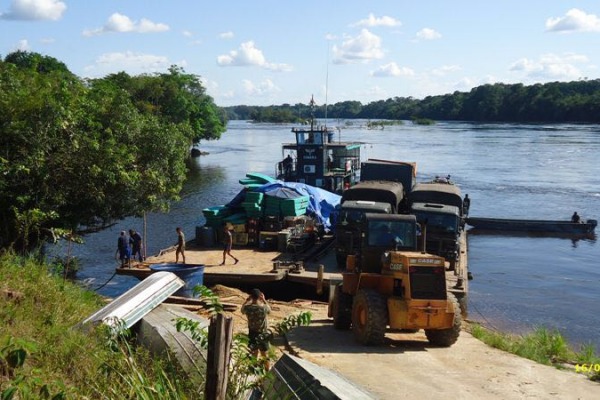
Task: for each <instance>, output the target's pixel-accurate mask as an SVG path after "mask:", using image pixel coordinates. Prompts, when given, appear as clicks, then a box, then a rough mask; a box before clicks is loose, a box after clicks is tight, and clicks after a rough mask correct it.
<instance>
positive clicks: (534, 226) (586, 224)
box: [465, 217, 598, 235]
mask: <svg viewBox="0 0 600 400" xmlns="http://www.w3.org/2000/svg"><path fill="white" fill-rule="evenodd" d="M465 222H466V223H467V225H470V226H472V227H473V228H475V229H477V230H482V231H513V232H532V233H549V234H566V235H589V234H592V233H594V230H595V229H596V225H597V224H598V221H596V220H595V219H588V220H587V221H582V222H571V221H561V220H533V219H503V218H479V217H467V218H466V220H465Z"/></svg>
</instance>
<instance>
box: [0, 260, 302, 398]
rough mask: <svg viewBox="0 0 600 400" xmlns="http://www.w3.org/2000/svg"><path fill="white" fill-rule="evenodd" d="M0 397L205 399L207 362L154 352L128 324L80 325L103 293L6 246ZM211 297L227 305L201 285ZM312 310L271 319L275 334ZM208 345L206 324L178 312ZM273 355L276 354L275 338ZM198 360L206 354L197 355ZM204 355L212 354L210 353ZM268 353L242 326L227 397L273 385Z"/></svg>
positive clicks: (1, 276) (216, 305) (215, 305)
mask: <svg viewBox="0 0 600 400" xmlns="http://www.w3.org/2000/svg"><path fill="white" fill-rule="evenodd" d="M0 282H1V283H0V299H1V301H0V320H1V321H3V325H4V326H3V329H2V331H0V399H2V400H12V399H30V398H35V399H38V398H39V399H52V400H62V399H71V398H75V399H79V398H85V399H111V400H112V399H115V400H118V399H142V400H144V399H146V400H163V399H165V400H167V399H169V400H170V399H173V400H182V399H203V398H204V387H205V383H206V370H199V371H198V372H199V373H198V374H195V373H194V374H193V376H192V374H188V373H187V372H186V371H183V370H182V369H181V368H180V367H179V364H178V363H177V362H176V361H175V360H172V359H170V357H167V356H165V357H162V358H161V357H156V356H155V355H152V354H150V353H149V352H148V350H146V349H145V348H144V347H140V346H137V345H136V344H135V340H134V339H135V338H134V337H133V336H132V335H131V332H130V331H128V330H123V331H121V332H114V331H111V329H109V328H108V327H106V326H104V325H98V326H90V327H86V328H85V329H74V326H75V325H77V324H78V323H79V322H81V321H82V320H84V319H85V318H86V317H87V316H89V315H91V314H93V313H94V312H96V311H97V310H98V309H100V308H101V307H103V306H104V305H105V304H106V302H105V300H104V299H103V298H102V297H101V296H100V295H98V294H96V293H95V292H94V291H92V290H91V289H88V288H84V287H81V286H79V285H77V284H75V283H73V282H71V281H69V280H66V279H65V278H64V277H63V274H61V273H57V272H56V267H55V266H50V265H47V264H43V263H40V262H38V261H36V260H35V259H34V258H32V257H21V256H17V255H15V254H12V253H0ZM195 291H197V293H198V295H199V297H200V298H203V299H206V300H207V303H208V304H209V306H208V309H207V310H206V312H207V314H208V315H209V316H210V315H214V314H215V313H218V312H222V311H223V305H222V304H221V303H220V300H219V298H218V297H217V296H216V295H214V294H213V293H212V291H211V290H210V289H208V288H206V287H203V286H200V287H197V288H195ZM310 320H311V313H310V312H307V311H302V312H300V313H298V314H290V315H287V316H286V317H285V318H283V319H282V320H281V321H276V322H275V323H274V324H272V326H270V327H269V330H268V333H267V334H268V336H269V337H270V338H271V341H272V342H278V341H280V337H281V336H283V335H284V334H285V333H287V332H289V331H290V330H291V329H293V328H294V327H297V326H306V325H308V324H310ZM173 324H174V325H175V326H176V327H177V329H178V330H181V331H188V332H190V334H191V337H192V338H193V339H194V340H196V341H197V343H198V345H199V346H201V347H202V348H203V349H204V350H205V351H206V350H207V346H208V336H207V332H206V330H201V329H199V328H198V323H197V321H192V320H188V319H185V318H179V319H178V320H177V321H173ZM268 357H269V358H270V359H272V360H274V359H275V358H276V351H275V348H274V347H273V346H272V347H271V350H270V351H269V354H268ZM198 361H199V364H201V363H202V360H198ZM204 361H206V360H204ZM267 373H268V371H267V369H266V368H265V364H264V360H262V359H260V360H259V359H257V358H255V357H251V356H249V351H248V337H247V335H245V334H240V333H237V334H235V335H234V337H233V341H232V346H231V363H230V368H229V379H228V384H227V398H232V399H237V398H242V397H243V396H244V395H245V393H246V392H247V391H248V390H251V389H253V388H256V387H258V386H259V385H261V384H263V383H264V386H265V387H266V386H268V385H269V383H270V381H269V379H268V376H267Z"/></svg>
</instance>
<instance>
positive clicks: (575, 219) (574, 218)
mask: <svg viewBox="0 0 600 400" xmlns="http://www.w3.org/2000/svg"><path fill="white" fill-rule="evenodd" d="M571 222H574V223H576V224H578V223H580V222H581V218H580V217H579V214H577V211H575V212H574V213H573V215H572V216H571Z"/></svg>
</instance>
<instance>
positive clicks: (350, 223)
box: [335, 200, 392, 268]
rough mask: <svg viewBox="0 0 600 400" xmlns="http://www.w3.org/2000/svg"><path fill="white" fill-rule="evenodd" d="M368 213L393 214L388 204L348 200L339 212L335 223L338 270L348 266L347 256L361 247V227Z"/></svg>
mask: <svg viewBox="0 0 600 400" xmlns="http://www.w3.org/2000/svg"><path fill="white" fill-rule="evenodd" d="M366 213H374V214H391V213H392V207H391V206H390V204H388V203H382V202H377V201H369V200H346V201H345V202H343V203H342V204H341V206H340V208H339V209H338V211H337V218H336V223H335V237H336V246H335V255H336V261H337V265H338V268H344V267H345V266H346V256H348V254H354V253H355V252H356V251H357V250H358V247H359V244H360V242H359V240H358V238H360V227H361V224H362V223H363V220H364V218H365V214H366Z"/></svg>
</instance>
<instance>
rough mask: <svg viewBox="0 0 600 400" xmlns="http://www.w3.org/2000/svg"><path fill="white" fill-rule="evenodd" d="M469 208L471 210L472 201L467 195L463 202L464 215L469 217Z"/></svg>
mask: <svg viewBox="0 0 600 400" xmlns="http://www.w3.org/2000/svg"><path fill="white" fill-rule="evenodd" d="M469 208H471V199H470V198H469V195H468V194H465V198H464V200H463V214H464V215H469Z"/></svg>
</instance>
